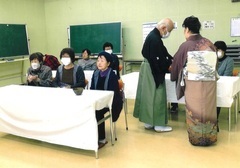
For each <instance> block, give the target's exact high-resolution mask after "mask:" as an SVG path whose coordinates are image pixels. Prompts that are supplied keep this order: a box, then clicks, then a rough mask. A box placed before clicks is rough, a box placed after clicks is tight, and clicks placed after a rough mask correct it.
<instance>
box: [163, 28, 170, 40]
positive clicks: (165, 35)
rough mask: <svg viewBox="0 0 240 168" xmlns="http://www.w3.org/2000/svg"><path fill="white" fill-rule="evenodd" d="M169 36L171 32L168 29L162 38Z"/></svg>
mask: <svg viewBox="0 0 240 168" xmlns="http://www.w3.org/2000/svg"><path fill="white" fill-rule="evenodd" d="M169 36H170V33H169V32H168V30H167V33H166V34H164V35H163V36H162V38H163V39H166V38H168V37H169Z"/></svg>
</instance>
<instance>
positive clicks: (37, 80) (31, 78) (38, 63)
mask: <svg viewBox="0 0 240 168" xmlns="http://www.w3.org/2000/svg"><path fill="white" fill-rule="evenodd" d="M29 60H30V63H31V67H30V68H28V71H27V84H28V85H30V86H45V87H48V86H51V82H52V70H51V68H49V67H48V66H45V65H43V55H42V54H41V53H40V52H35V53H32V54H31V55H30V56H29Z"/></svg>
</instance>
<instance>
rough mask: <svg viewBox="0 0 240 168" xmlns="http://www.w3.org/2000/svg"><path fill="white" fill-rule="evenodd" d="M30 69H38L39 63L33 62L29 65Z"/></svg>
mask: <svg viewBox="0 0 240 168" xmlns="http://www.w3.org/2000/svg"><path fill="white" fill-rule="evenodd" d="M31 66H32V69H38V68H39V67H40V64H39V63H36V62H33V63H31Z"/></svg>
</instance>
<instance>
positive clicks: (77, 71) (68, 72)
mask: <svg viewBox="0 0 240 168" xmlns="http://www.w3.org/2000/svg"><path fill="white" fill-rule="evenodd" d="M60 59H61V62H62V63H63V65H60V66H59V67H58V69H57V73H56V77H55V78H54V80H53V86H55V87H64V88H77V87H83V88H84V87H85V75H84V72H83V70H82V68H81V66H78V65H75V64H74V61H75V53H74V50H73V49H72V48H64V49H62V51H61V53H60Z"/></svg>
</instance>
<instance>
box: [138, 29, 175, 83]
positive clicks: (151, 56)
mask: <svg viewBox="0 0 240 168" xmlns="http://www.w3.org/2000/svg"><path fill="white" fill-rule="evenodd" d="M161 38H162V37H161V35H160V32H159V31H158V29H157V28H154V29H153V30H152V31H151V32H150V33H149V34H148V36H147V38H146V40H145V42H144V45H143V49H142V55H143V57H144V58H146V59H147V60H148V62H149V64H150V67H151V70H152V75H153V78H154V81H155V84H156V87H158V86H159V85H160V84H162V83H163V82H164V80H165V74H166V73H167V72H169V71H168V69H169V66H170V65H171V63H172V56H171V55H170V54H169V53H168V51H167V49H166V47H165V46H164V44H163V42H162V39H161Z"/></svg>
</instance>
